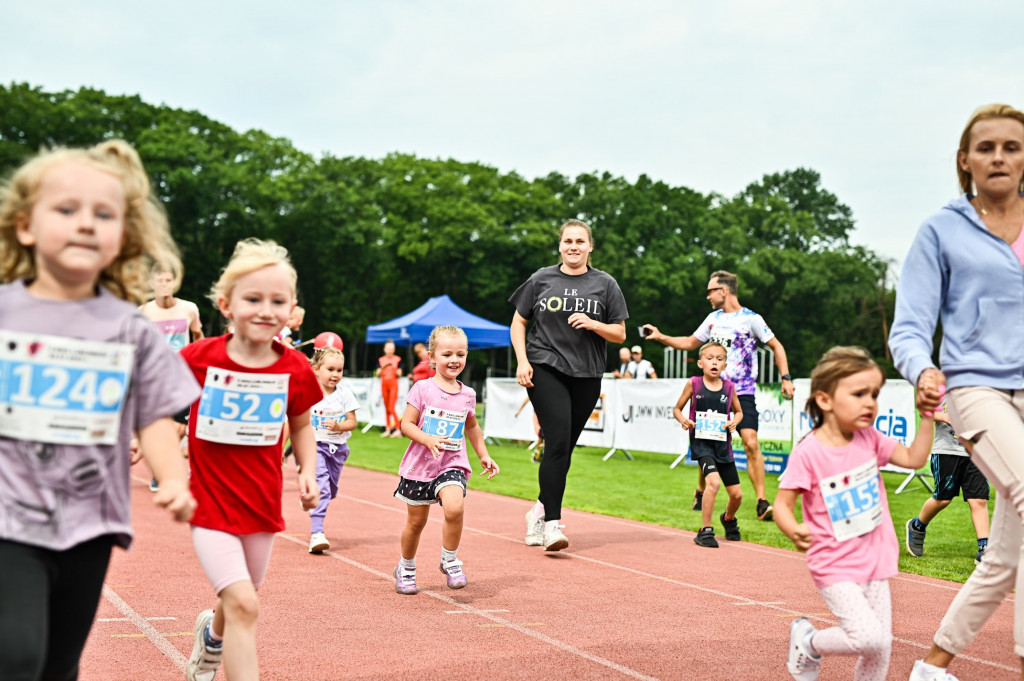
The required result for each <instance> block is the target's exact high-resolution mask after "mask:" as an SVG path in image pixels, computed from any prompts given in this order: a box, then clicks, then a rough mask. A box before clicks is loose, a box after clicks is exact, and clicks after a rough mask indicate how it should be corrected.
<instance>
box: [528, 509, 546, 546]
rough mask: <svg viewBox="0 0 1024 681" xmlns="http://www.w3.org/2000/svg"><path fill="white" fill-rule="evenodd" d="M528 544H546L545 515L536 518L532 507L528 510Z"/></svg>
mask: <svg viewBox="0 0 1024 681" xmlns="http://www.w3.org/2000/svg"><path fill="white" fill-rule="evenodd" d="M526 545H527V546H544V516H540V517H539V518H535V517H534V515H533V509H532V508H531V509H530V510H529V511H527V512H526Z"/></svg>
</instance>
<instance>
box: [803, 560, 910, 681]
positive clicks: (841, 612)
mask: <svg viewBox="0 0 1024 681" xmlns="http://www.w3.org/2000/svg"><path fill="white" fill-rule="evenodd" d="M819 591H820V592H821V597H822V598H823V599H825V605H827V606H828V609H829V610H831V611H832V614H834V615H835V616H836V617H837V618H839V626H837V627H831V628H829V629H822V630H821V631H819V632H817V633H816V634H814V636H813V637H812V638H811V645H812V646H813V647H814V650H815V651H817V652H818V653H819V654H822V655H859V656H860V659H858V660H857V667H856V668H855V669H854V671H853V679H854V681H885V675H886V674H887V673H888V672H889V656H890V655H891V654H892V601H891V599H890V596H889V580H887V579H876V580H873V581H870V582H868V583H867V584H854V583H853V582H839V583H838V584H830V585H829V586H826V587H823V588H821V589H819Z"/></svg>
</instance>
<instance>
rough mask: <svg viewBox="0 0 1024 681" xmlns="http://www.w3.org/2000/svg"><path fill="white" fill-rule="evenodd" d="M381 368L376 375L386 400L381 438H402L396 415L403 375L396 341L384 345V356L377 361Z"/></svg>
mask: <svg viewBox="0 0 1024 681" xmlns="http://www.w3.org/2000/svg"><path fill="white" fill-rule="evenodd" d="M377 364H379V365H380V367H379V368H378V369H377V371H376V374H377V375H378V376H380V392H381V397H382V398H383V400H384V432H383V433H381V437H388V436H390V437H402V430H401V424H400V423H399V421H398V414H396V413H395V403H396V402H397V401H398V379H399V377H400V376H401V375H402V358H401V357H399V356H398V355H396V354H395V343H394V341H388V342H387V343H385V344H384V354H383V355H381V356H380V357H379V358H378V359H377Z"/></svg>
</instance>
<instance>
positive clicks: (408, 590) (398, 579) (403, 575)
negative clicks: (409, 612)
mask: <svg viewBox="0 0 1024 681" xmlns="http://www.w3.org/2000/svg"><path fill="white" fill-rule="evenodd" d="M395 591H397V592H398V593H400V594H405V595H406V596H414V595H416V594H417V593H419V589H417V588H416V573H415V572H406V571H404V570H403V569H402V566H401V565H396V566H395Z"/></svg>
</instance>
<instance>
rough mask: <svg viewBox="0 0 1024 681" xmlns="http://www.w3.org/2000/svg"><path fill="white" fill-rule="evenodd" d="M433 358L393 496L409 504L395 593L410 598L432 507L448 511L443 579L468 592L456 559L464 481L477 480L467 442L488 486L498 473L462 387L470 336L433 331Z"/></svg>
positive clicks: (417, 392) (471, 398) (413, 409)
mask: <svg viewBox="0 0 1024 681" xmlns="http://www.w3.org/2000/svg"><path fill="white" fill-rule="evenodd" d="M427 353H428V354H429V356H430V361H431V363H432V364H433V365H434V367H435V368H436V369H437V373H436V374H434V376H433V377H431V378H429V379H427V380H425V381H417V382H416V383H415V384H413V386H412V389H411V390H410V391H409V395H408V396H407V397H406V407H405V416H404V417H403V418H402V422H401V427H402V434H404V435H405V436H406V437H408V438H409V439H410V440H412V442H411V443H410V444H409V448H408V449H406V450H405V456H404V457H402V464H401V466H400V467H399V470H398V473H399V475H401V478H400V479H399V481H398V489H396V490H395V496H396V497H397V498H399V499H401V500H402V501H404V502H405V503H407V504H408V505H409V507H408V508H409V515H408V517H407V519H406V523H405V529H404V530H402V557H401V560H400V561H399V563H398V565H396V566H395V570H394V574H395V591H397V592H398V593H400V594H410V595H411V594H415V593H416V592H417V591H418V589H417V588H416V549H417V548H419V544H420V534H421V533H422V532H423V528H424V527H425V526H426V524H427V517H428V515H429V514H430V505H431V504H433V503H440V504H441V508H442V509H443V510H444V525H443V527H442V530H441V572H443V573H444V575H445V579H446V580H447V582H448V588H450V589H461V588H462V587H464V586H466V573H465V572H463V571H462V561H461V560H459V559H458V557H457V556H456V552H457V551H458V549H459V542H460V541H461V540H462V519H463V509H464V498H465V496H466V479H467V478H468V477H469V476H470V475H472V474H473V470H472V469H471V468H470V467H469V457H468V456H467V455H466V440H469V443H470V444H471V445H473V451H475V452H476V454H477V456H479V457H480V465H481V467H482V468H483V470H482V471H481V475H483V474H486V475H487V479H488V480H490V479H491V478H493V477H494V476H495V475H497V474H498V464H496V463H495V462H494V460H493V459H492V458H491V457H490V456H489V455H488V454H487V445H486V444H484V434H483V429H482V428H480V424H479V423H477V420H476V392H475V391H474V390H473V389H472V388H470V387H469V386H466V385H463V384H462V383H461V382H460V381H459V380H458V376H459V374H461V373H462V370H463V369H464V368H465V367H466V355H467V354H468V353H469V341H468V340H467V338H466V334H465V332H463V330H462V329H460V328H458V327H457V326H438V327H436V328H434V330H433V331H431V333H430V340H429V341H428V342H427Z"/></svg>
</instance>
